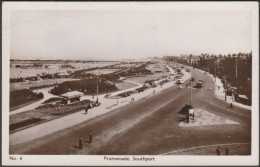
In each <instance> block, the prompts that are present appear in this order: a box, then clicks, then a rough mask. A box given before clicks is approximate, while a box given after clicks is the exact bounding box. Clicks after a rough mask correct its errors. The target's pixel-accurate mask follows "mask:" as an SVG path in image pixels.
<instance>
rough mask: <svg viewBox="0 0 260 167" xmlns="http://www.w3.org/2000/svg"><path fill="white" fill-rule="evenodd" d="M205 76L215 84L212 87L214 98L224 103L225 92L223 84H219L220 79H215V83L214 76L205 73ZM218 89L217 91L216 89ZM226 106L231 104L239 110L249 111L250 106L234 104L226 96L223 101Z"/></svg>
mask: <svg viewBox="0 0 260 167" xmlns="http://www.w3.org/2000/svg"><path fill="white" fill-rule="evenodd" d="M199 71H201V72H203V73H204V72H205V71H203V70H199ZM207 75H208V76H210V77H211V78H212V80H213V81H214V82H215V86H214V91H215V96H216V97H217V98H218V99H219V100H223V101H225V90H224V85H223V83H222V82H221V80H220V78H218V77H217V78H216V81H215V77H214V75H212V74H210V73H208V72H207ZM218 87H219V89H218ZM225 102H226V103H227V104H230V103H231V102H232V104H233V105H234V106H237V107H241V108H244V109H248V110H251V108H252V107H251V106H248V105H244V104H241V103H238V102H236V101H235V100H234V99H233V98H232V96H227V97H226V101H225Z"/></svg>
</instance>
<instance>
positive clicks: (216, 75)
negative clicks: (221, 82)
mask: <svg viewBox="0 0 260 167" xmlns="http://www.w3.org/2000/svg"><path fill="white" fill-rule="evenodd" d="M216 68H217V67H216V64H215V82H216V77H217V75H216Z"/></svg>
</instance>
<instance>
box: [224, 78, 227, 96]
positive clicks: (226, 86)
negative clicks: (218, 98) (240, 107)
mask: <svg viewBox="0 0 260 167" xmlns="http://www.w3.org/2000/svg"><path fill="white" fill-rule="evenodd" d="M224 89H225V101H227V81H226V80H225V88H224Z"/></svg>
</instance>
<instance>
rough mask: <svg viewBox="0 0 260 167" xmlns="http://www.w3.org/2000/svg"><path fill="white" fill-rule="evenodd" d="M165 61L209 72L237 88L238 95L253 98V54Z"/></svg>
mask: <svg viewBox="0 0 260 167" xmlns="http://www.w3.org/2000/svg"><path fill="white" fill-rule="evenodd" d="M164 59H165V60H167V61H175V62H178V63H182V64H186V65H190V66H193V67H194V68H198V69H201V70H204V71H207V72H209V73H211V74H213V75H214V76H217V77H219V78H221V80H222V82H223V83H227V84H229V85H231V86H233V87H236V88H237V89H238V93H240V94H245V95H247V97H248V98H251V92H252V52H250V53H238V54H228V55H221V54H220V55H213V54H211V55H210V54H201V55H192V54H190V55H183V56H179V57H177V56H167V57H164Z"/></svg>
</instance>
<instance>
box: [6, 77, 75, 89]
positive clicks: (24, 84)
mask: <svg viewBox="0 0 260 167" xmlns="http://www.w3.org/2000/svg"><path fill="white" fill-rule="evenodd" d="M73 80H78V79H69V78H64V79H44V80H40V81H31V82H18V83H10V91H14V90H21V89H28V88H30V87H35V86H42V85H52V84H55V83H56V82H57V83H62V82H65V81H73Z"/></svg>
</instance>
